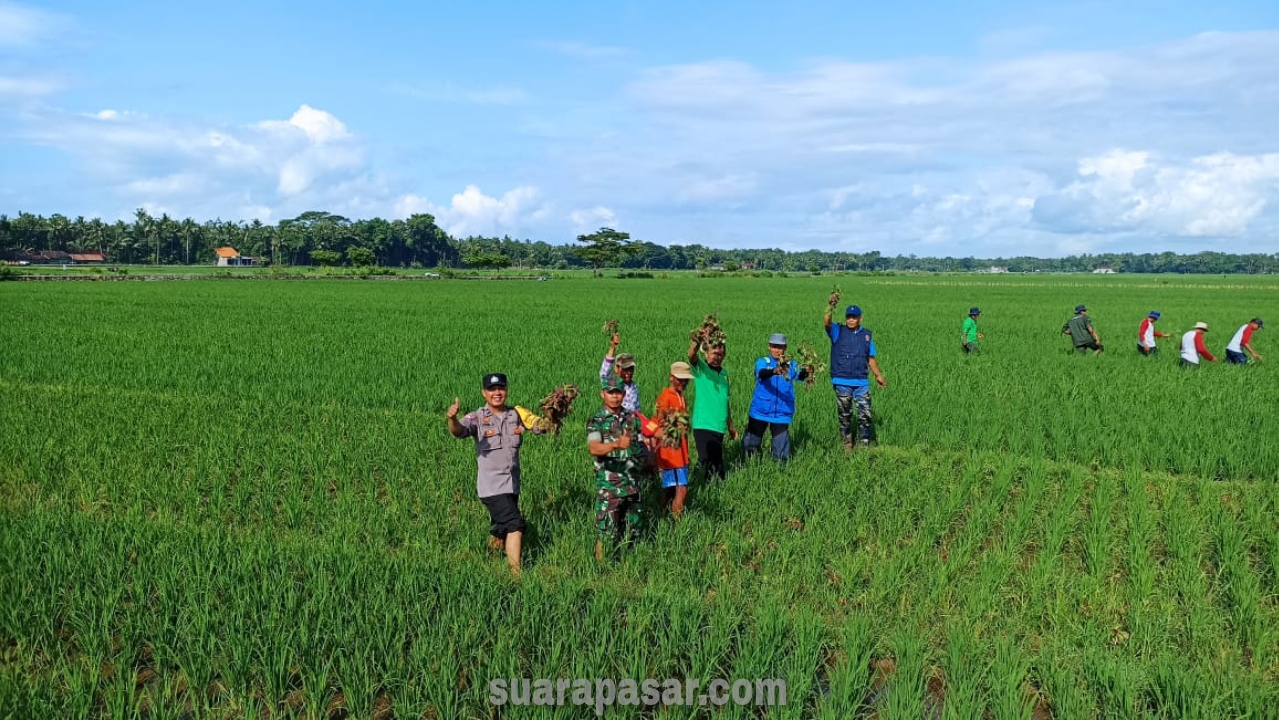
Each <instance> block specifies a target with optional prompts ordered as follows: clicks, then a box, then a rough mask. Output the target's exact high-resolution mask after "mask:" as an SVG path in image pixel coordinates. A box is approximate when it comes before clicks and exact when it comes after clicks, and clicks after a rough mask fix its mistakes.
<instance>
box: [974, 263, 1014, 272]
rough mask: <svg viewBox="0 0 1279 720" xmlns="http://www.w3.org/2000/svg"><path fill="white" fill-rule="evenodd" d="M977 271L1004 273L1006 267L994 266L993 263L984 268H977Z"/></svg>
mask: <svg viewBox="0 0 1279 720" xmlns="http://www.w3.org/2000/svg"><path fill="white" fill-rule="evenodd" d="M977 272H985V273H1006V272H1008V268H1006V267H997V266H995V265H991V266H990V267H988V268H986V269H985V270H978V271H977Z"/></svg>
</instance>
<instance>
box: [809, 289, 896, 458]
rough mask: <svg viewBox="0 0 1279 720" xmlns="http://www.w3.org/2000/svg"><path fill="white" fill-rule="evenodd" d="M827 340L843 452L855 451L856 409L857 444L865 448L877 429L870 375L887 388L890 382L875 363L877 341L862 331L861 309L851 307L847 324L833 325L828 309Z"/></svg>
mask: <svg viewBox="0 0 1279 720" xmlns="http://www.w3.org/2000/svg"><path fill="white" fill-rule="evenodd" d="M822 324H823V325H824V326H825V328H826V336H827V337H829V338H830V382H831V385H833V386H834V387H835V400H836V402H837V405H838V410H839V432H840V435H842V436H843V439H844V449H845V450H848V451H852V450H853V449H854V448H855V447H856V446H855V445H854V444H853V408H856V409H857V443H858V444H860V445H862V446H863V447H865V446H867V445H870V443H871V441H873V440H874V439H875V425H874V422H873V419H872V417H871V408H870V375H871V373H874V375H875V382H876V383H878V384H879V386H880V387H885V386H887V385H888V382H887V381H886V380H884V375H883V373H881V372H880V371H879V362H878V361H877V360H876V359H875V355H876V351H875V340H874V337H873V336H872V335H871V332H870V330H867V329H866V328H864V327H862V309H861V308H860V307H858V306H856V305H849V306H848V308H847V309H846V310H845V311H844V324H843V325H835V324H834V323H832V322H831V310H830V308H827V310H826V315H825V316H824V317H823V319H822Z"/></svg>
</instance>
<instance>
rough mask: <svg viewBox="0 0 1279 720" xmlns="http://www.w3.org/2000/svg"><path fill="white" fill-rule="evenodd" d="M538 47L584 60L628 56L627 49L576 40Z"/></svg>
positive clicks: (543, 43)
mask: <svg viewBox="0 0 1279 720" xmlns="http://www.w3.org/2000/svg"><path fill="white" fill-rule="evenodd" d="M536 45H537V47H540V48H542V49H544V50H550V51H551V52H555V53H559V54H560V55H567V56H568V57H572V58H578V59H582V60H599V59H601V58H610V57H620V56H622V55H625V54H626V52H627V51H626V48H622V47H617V46H614V45H592V44H590V43H584V42H577V41H574V40H560V41H550V40H548V41H544V42H539V43H536Z"/></svg>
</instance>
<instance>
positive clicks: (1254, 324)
mask: <svg viewBox="0 0 1279 720" xmlns="http://www.w3.org/2000/svg"><path fill="white" fill-rule="evenodd" d="M1264 324H1265V323H1263V322H1261V318H1253V319H1251V320H1249V321H1248V324H1246V325H1244V326H1242V327H1240V328H1239V329H1238V330H1236V331H1235V336H1234V337H1232V338H1230V344H1229V345H1227V346H1226V362H1228V363H1231V364H1232V365H1247V364H1248V355H1244V354H1243V353H1244V351H1245V350H1247V351H1248V354H1249V355H1252V359H1253V360H1261V356H1260V355H1258V354H1257V351H1256V350H1253V349H1252V333H1253V332H1254V331H1256V330H1260V329H1261V327H1262V326H1263V325H1264Z"/></svg>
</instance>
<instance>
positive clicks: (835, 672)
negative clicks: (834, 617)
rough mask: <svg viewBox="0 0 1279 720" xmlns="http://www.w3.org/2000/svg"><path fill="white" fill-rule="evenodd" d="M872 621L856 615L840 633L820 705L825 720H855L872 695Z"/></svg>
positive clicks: (873, 644)
mask: <svg viewBox="0 0 1279 720" xmlns="http://www.w3.org/2000/svg"><path fill="white" fill-rule="evenodd" d="M872 633H873V626H872V624H871V621H870V619H869V618H868V617H866V616H864V615H861V614H854V615H852V616H851V617H849V618H848V620H847V621H845V623H844V625H843V628H842V629H841V633H840V643H839V651H838V653H837V655H836V660H835V662H834V664H833V665H832V666H831V668H830V670H829V673H828V675H827V682H828V684H829V687H828V688H827V689H826V690H825V691H824V692H823V693H822V699H821V702H820V705H819V710H820V713H819V715H820V717H822V718H823V720H836V719H837V718H848V717H853V716H854V715H855V714H856V713H857V712H858V711H859V710H860V709H861V706H862V703H863V702H864V701H865V699H866V696H867V693H869V691H870V678H871V676H870V660H871V655H872V653H873V652H874V649H875V640H874V637H873V634H872Z"/></svg>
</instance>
